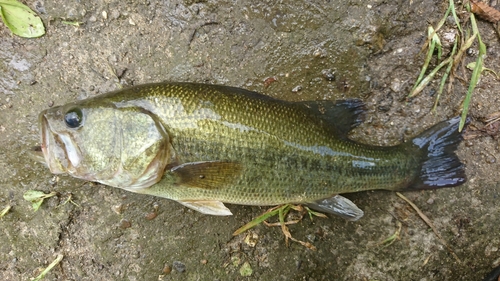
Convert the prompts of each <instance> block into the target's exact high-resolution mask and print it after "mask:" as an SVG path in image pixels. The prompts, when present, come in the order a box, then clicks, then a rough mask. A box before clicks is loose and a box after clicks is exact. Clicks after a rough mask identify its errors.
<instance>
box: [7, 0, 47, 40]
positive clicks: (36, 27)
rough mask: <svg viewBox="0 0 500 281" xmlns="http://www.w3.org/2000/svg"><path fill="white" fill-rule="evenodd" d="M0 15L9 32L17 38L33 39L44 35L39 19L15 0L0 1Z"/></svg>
mask: <svg viewBox="0 0 500 281" xmlns="http://www.w3.org/2000/svg"><path fill="white" fill-rule="evenodd" d="M0 15H1V16H2V20H3V22H4V23H5V25H6V26H7V27H8V28H9V29H10V31H12V33H14V34H16V35H18V36H21V37H26V38H34V37H40V36H42V35H44V34H45V27H44V26H43V22H42V20H41V19H40V17H38V15H37V14H36V13H35V12H33V11H32V10H31V9H30V8H29V7H28V6H26V5H24V4H22V3H20V2H18V1H16V0H0Z"/></svg>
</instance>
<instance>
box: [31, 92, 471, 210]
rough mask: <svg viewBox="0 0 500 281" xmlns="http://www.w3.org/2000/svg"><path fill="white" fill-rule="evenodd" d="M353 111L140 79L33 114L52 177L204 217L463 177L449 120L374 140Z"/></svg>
mask: <svg viewBox="0 0 500 281" xmlns="http://www.w3.org/2000/svg"><path fill="white" fill-rule="evenodd" d="M363 110H364V105H363V103H362V102H361V101H359V100H346V101H338V102H333V101H318V102H288V101H282V100H277V99H274V98H271V97H268V96H264V95H261V94H258V93H255V92H251V91H247V90H243V89H238V88H232V87H226V86H217V85H206V84H193V83H158V84H146V85H141V86H135V87H132V88H129V89H125V90H119V91H115V92H110V93H107V94H103V95H100V96H96V97H93V98H90V99H86V100H81V101H77V102H72V103H69V104H66V105H63V106H59V107H54V108H51V109H47V110H45V111H43V112H42V113H41V114H40V122H41V132H42V133H41V134H42V151H43V155H44V158H45V162H46V163H47V165H48V166H49V168H50V170H51V172H52V173H55V174H61V173H68V174H70V175H71V176H73V177H76V178H80V179H84V180H89V181H95V182H99V183H103V184H105V185H109V186H113V187H118V188H122V189H125V190H128V191H132V192H136V193H142V194H150V195H155V196H160V197H164V198H168V199H172V200H175V201H178V202H180V203H182V204H184V205H186V206H188V207H190V208H193V209H195V210H198V211H200V212H203V213H206V214H212V215H230V214H231V212H230V211H229V209H227V208H226V207H225V206H224V204H223V203H233V204H242V205H278V204H284V203H303V204H317V205H319V207H320V208H321V207H326V208H328V207H330V209H332V208H333V209H335V208H337V207H339V206H333V207H332V205H331V204H333V205H341V206H340V207H339V208H340V209H344V211H346V212H348V211H354V212H356V211H357V210H356V208H357V207H356V206H355V205H354V204H352V202H350V201H349V200H347V199H345V198H343V197H339V196H336V195H337V194H342V193H349V192H357V191H363V190H372V189H386V190H420V189H436V188H441V187H452V186H457V185H461V184H463V183H464V182H465V181H466V178H465V172H464V167H463V164H462V163H461V162H460V160H459V159H458V157H457V156H456V155H455V150H456V149H457V146H458V144H459V143H460V141H461V140H462V137H461V134H460V133H459V132H458V130H457V128H458V121H459V119H458V118H454V119H451V120H448V121H444V122H441V123H439V124H437V125H435V126H434V127H432V128H430V129H428V130H427V131H425V132H423V133H422V134H420V135H419V136H417V137H415V138H414V139H412V140H411V141H408V142H406V143H402V144H399V145H396V146H390V147H381V146H371V145H365V144H361V143H357V142H354V141H352V140H350V139H349V138H348V137H347V134H348V132H349V130H351V129H352V128H353V127H355V126H356V125H358V124H359V123H360V122H361V121H362V118H361V115H362V113H363ZM337 203H338V204H337ZM344 211H342V210H340V214H342V213H344ZM333 213H335V211H333ZM358 216H359V212H358ZM347 217H349V216H348V215H347Z"/></svg>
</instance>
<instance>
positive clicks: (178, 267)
mask: <svg viewBox="0 0 500 281" xmlns="http://www.w3.org/2000/svg"><path fill="white" fill-rule="evenodd" d="M172 267H173V268H174V269H175V270H177V271H178V272H180V273H182V272H184V271H186V265H185V264H183V263H182V262H180V261H174V263H173V264H172Z"/></svg>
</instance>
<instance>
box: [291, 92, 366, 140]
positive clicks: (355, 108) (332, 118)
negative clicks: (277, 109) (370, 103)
mask: <svg viewBox="0 0 500 281" xmlns="http://www.w3.org/2000/svg"><path fill="white" fill-rule="evenodd" d="M298 104H300V105H302V106H305V107H307V108H308V109H309V110H311V112H313V113H314V114H315V115H316V116H318V117H319V118H321V119H323V120H325V121H326V122H328V123H329V124H331V125H332V126H334V127H335V128H336V129H337V130H338V131H339V134H340V135H345V136H347V134H348V133H349V131H351V130H352V129H353V128H354V127H356V126H358V125H359V124H361V122H363V120H364V116H363V113H364V112H365V104H364V103H363V102H362V101H361V100H358V99H347V100H339V101H304V102H298Z"/></svg>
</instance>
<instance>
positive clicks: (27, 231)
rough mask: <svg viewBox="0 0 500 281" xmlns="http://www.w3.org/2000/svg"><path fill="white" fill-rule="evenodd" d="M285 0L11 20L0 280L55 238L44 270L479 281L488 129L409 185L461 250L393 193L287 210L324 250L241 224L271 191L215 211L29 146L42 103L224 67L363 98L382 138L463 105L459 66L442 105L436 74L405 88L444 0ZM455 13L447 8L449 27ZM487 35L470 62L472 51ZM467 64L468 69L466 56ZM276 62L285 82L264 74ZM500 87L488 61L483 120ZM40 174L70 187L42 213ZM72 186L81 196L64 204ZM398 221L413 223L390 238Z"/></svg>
mask: <svg viewBox="0 0 500 281" xmlns="http://www.w3.org/2000/svg"><path fill="white" fill-rule="evenodd" d="M274 2H275V1H210V0H209V1H203V0H200V1H197V0H186V1H153V0H151V1H150V0H144V1H114V0H95V1H62V0H56V1H31V0H28V1H25V3H26V4H27V5H29V6H30V7H31V8H33V9H34V10H35V11H37V12H38V13H39V14H40V15H41V17H42V19H43V21H44V23H45V25H46V28H47V34H46V35H45V36H43V37H41V38H38V39H22V38H19V37H15V36H11V35H10V32H9V31H8V30H7V29H6V28H5V26H3V25H0V57H1V61H0V67H1V72H0V209H1V208H3V207H5V206H7V205H11V206H13V207H12V209H11V211H10V212H9V213H8V214H7V215H6V216H5V217H4V218H3V219H0V240H1V241H0V279H1V280H29V279H30V278H31V277H34V276H36V275H37V274H38V273H39V272H40V270H41V268H44V267H46V266H47V265H48V264H49V263H50V262H51V261H52V260H54V259H55V258H56V256H57V255H58V254H62V255H64V258H63V260H62V262H61V263H60V264H59V265H57V266H56V267H55V268H54V269H52V270H51V271H50V273H49V274H48V275H47V280H310V281H313V280H316V281H317V280H481V279H482V277H483V276H484V275H485V274H486V273H487V272H488V271H490V270H491V269H492V267H493V266H496V265H498V264H499V263H500V251H499V248H500V236H499V235H498V233H499V232H500V223H499V220H498V219H496V217H497V216H499V215H500V213H499V210H498V208H497V206H498V203H497V200H498V199H499V196H500V181H499V177H498V174H499V171H500V165H499V161H500V152H499V138H498V137H496V138H495V137H492V136H487V135H485V134H482V135H481V136H479V137H477V138H473V139H469V140H466V141H465V142H464V144H463V145H461V146H460V149H459V155H460V157H461V158H462V159H463V161H464V162H465V163H466V165H467V168H466V170H467V175H468V177H469V182H468V183H467V184H465V185H463V186H461V187H457V188H452V189H443V190H437V191H421V192H410V193H405V195H406V196H407V197H408V198H409V199H410V200H412V201H413V202H414V203H415V204H416V205H417V206H419V207H420V208H421V209H422V211H423V212H424V213H425V214H426V215H427V216H428V217H429V218H430V220H432V222H433V223H434V224H435V226H436V229H437V230H438V231H439V232H440V233H441V235H442V237H443V239H444V240H445V241H446V243H448V244H449V247H450V249H452V250H453V251H454V253H455V254H456V255H457V257H458V258H459V260H460V261H457V260H456V259H455V258H454V257H453V256H452V255H451V254H450V250H448V249H447V248H446V246H444V245H443V243H442V242H440V241H439V239H438V238H437V237H436V235H435V234H434V233H433V232H432V230H430V228H429V227H428V226H427V225H426V224H425V223H424V222H423V221H422V220H421V219H420V217H419V216H418V215H417V214H416V213H415V211H413V210H412V209H411V207H410V206H409V205H408V204H406V203H405V202H404V201H402V200H401V199H400V198H399V197H397V196H396V194H395V193H392V192H385V191H373V192H362V193H358V194H348V195H346V197H348V198H350V199H351V200H353V201H354V202H355V203H356V204H357V205H358V206H359V207H360V208H362V209H363V210H364V211H365V216H364V217H363V218H362V219H361V220H360V221H358V222H346V221H344V220H342V219H340V218H337V217H331V218H329V219H314V220H313V221H311V220H310V219H309V218H307V219H304V220H303V221H301V222H300V223H298V224H295V225H291V226H290V230H291V232H292V234H293V235H294V236H295V237H296V238H298V239H302V240H306V241H309V242H311V243H313V244H314V245H315V246H316V247H317V251H311V250H309V249H306V248H305V247H303V246H301V245H299V244H297V243H292V244H291V245H290V246H289V247H286V246H285V242H284V239H283V235H282V233H281V232H280V230H279V229H278V228H276V227H274V228H269V227H266V226H263V225H262V226H258V227H256V228H255V229H254V230H252V231H250V232H249V233H246V234H244V235H240V236H237V237H232V232H233V231H234V230H235V229H237V228H238V227H239V226H241V225H243V224H244V223H246V222H248V221H249V220H251V219H252V218H253V217H255V216H257V215H258V214H260V213H262V212H263V211H264V210H266V209H267V208H266V207H245V206H236V205H230V206H229V208H230V209H231V210H232V212H233V213H234V216H232V217H211V216H207V215H202V214H199V213H197V212H194V211H192V210H190V209H187V208H185V207H183V206H181V205H180V204H178V203H176V202H173V201H169V200H165V199H160V198H154V197H149V196H143V195H137V194H132V193H129V192H126V191H122V190H119V189H115V188H110V187H106V186H102V185H96V184H89V183H83V182H82V181H80V180H76V179H73V178H70V177H67V176H60V177H54V176H53V175H51V174H50V172H49V170H48V169H47V168H45V167H44V166H42V165H40V164H38V163H35V162H34V161H33V160H31V159H30V158H29V157H28V153H27V152H28V151H29V150H30V149H31V147H33V146H36V145H39V144H40V140H39V132H38V119H37V118H38V113H39V112H40V111H41V110H43V109H46V108H48V107H50V106H53V105H58V104H63V103H66V102H69V101H73V100H76V99H82V98H86V97H90V96H94V95H97V94H99V93H103V92H107V91H109V90H114V89H119V88H121V87H128V86H131V85H136V84H142V83H147V82H160V81H191V82H206V83H216V84H223V85H230V86H236V87H242V88H246V89H250V90H255V91H258V92H262V93H264V94H267V95H270V96H274V97H277V98H281V99H286V100H311V99H342V98H361V99H363V100H365V101H366V103H367V106H368V112H367V120H366V122H365V123H364V124H363V125H362V126H360V127H359V128H357V129H356V130H355V132H354V134H353V136H352V137H353V138H355V139H357V140H358V141H362V142H365V143H370V144H377V145H391V144H396V143H398V142H401V141H404V140H408V139H409V138H410V137H411V136H414V135H416V134H417V133H418V132H420V131H422V130H423V129H424V128H427V127H429V126H431V125H432V124H435V123H437V122H439V121H442V120H445V119H447V118H450V117H452V116H455V115H457V112H458V109H459V107H460V103H461V101H462V99H463V96H464V93H465V90H466V81H462V80H460V79H456V80H455V87H454V90H453V92H452V93H451V94H446V95H444V96H443V98H442V100H441V103H440V106H439V107H438V111H437V114H432V113H429V112H430V109H431V107H432V104H433V101H434V98H435V92H436V90H437V87H438V83H439V81H438V79H436V81H435V82H433V83H432V84H431V85H430V86H429V87H427V88H426V90H425V91H424V92H423V93H422V94H421V95H419V96H417V97H416V98H414V99H412V100H411V101H409V102H407V101H406V100H405V97H406V95H407V94H408V92H409V90H410V89H411V87H412V86H413V82H414V81H415V79H416V77H417V76H418V73H419V68H420V66H421V65H422V62H423V56H422V55H419V54H418V53H419V51H420V49H421V47H422V46H423V44H424V42H425V35H426V32H427V26H428V24H429V23H432V24H436V23H437V22H438V21H439V19H440V18H441V17H442V16H443V15H444V12H445V10H446V7H447V2H448V1H436V0H425V1H413V2H412V1H383V0H373V1H360V0H349V1H336V0H330V1H317V0H313V1H304V2H303V1H295V2H296V3H294V4H286V3H280V4H274ZM291 2H293V1H291ZM63 21H70V22H73V23H79V26H74V25H68V24H65V23H64V22H63ZM479 26H480V31H481V34H482V38H483V40H484V41H485V43H486V44H487V58H486V66H487V67H490V68H493V69H496V70H498V65H500V61H499V53H500V43H499V37H498V35H497V33H496V32H495V31H494V29H493V27H492V25H491V24H489V23H487V22H484V21H480V22H479ZM454 29H455V28H454V26H453V24H452V21H447V25H446V26H445V27H444V29H443V32H451V31H452V30H454ZM449 44H450V43H449V42H444V45H445V52H447V51H449ZM474 50H477V47H476V46H473V48H472V50H471V52H469V53H470V55H469V56H467V57H466V60H467V62H471V61H474V60H475V59H476V55H477V52H474ZM433 63H435V62H433ZM457 75H458V76H459V77H463V78H465V79H466V80H467V79H468V77H469V75H470V71H469V70H466V69H461V68H460V69H459V71H458V73H457ZM269 77H275V79H276V80H277V81H276V82H274V83H271V84H270V85H269V86H268V87H265V83H264V81H265V80H266V79H267V78H269ZM268 81H269V80H268ZM499 92H500V83H499V82H498V80H497V79H496V78H495V77H494V76H493V75H491V74H486V75H485V76H483V78H482V79H481V81H480V83H479V86H478V88H477V90H476V91H475V94H474V97H473V101H472V106H471V116H472V117H473V118H474V120H479V121H480V120H481V117H484V116H487V115H488V114H491V113H494V112H497V111H499V108H500V106H499V105H500V95H499V94H498V93H499ZM479 121H474V124H476V126H477V127H481V126H482V125H481V122H479ZM493 135H494V134H493ZM29 189H35V190H41V191H45V192H50V191H57V192H58V196H55V197H52V198H50V199H47V200H46V201H45V202H44V204H43V205H42V207H41V208H40V210H38V211H37V212H33V210H32V209H31V206H30V203H29V202H27V201H25V200H24V199H23V197H22V195H23V193H24V192H25V191H26V190H29ZM70 195H71V196H72V197H71V198H72V200H73V201H74V203H75V204H72V203H66V204H63V203H64V202H65V201H66V200H67V199H68V197H69V196H70ZM155 210H156V214H157V215H156V217H154V215H152V213H154V212H155ZM153 217H154V218H153ZM399 228H400V235H399V239H396V240H395V241H394V243H393V244H391V245H388V246H385V247H384V246H382V245H381V244H380V242H381V241H383V240H384V239H386V238H388V237H390V236H391V235H393V234H394V233H395V232H397V231H398V229H399ZM247 235H249V236H248V238H247V239H246V237H247ZM245 239H246V241H245ZM248 266H249V267H250V268H251V269H252V273H251V276H250V277H245V276H243V275H245V272H247V273H248V270H247V271H245V270H244V269H245V268H247V269H248ZM242 268H243V270H242Z"/></svg>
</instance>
